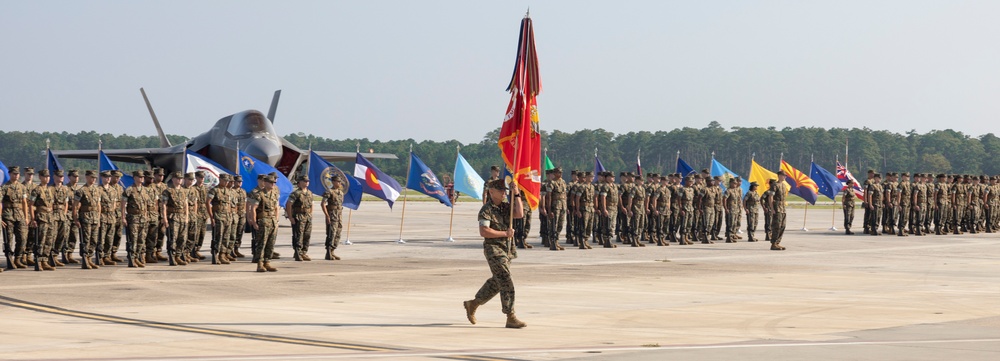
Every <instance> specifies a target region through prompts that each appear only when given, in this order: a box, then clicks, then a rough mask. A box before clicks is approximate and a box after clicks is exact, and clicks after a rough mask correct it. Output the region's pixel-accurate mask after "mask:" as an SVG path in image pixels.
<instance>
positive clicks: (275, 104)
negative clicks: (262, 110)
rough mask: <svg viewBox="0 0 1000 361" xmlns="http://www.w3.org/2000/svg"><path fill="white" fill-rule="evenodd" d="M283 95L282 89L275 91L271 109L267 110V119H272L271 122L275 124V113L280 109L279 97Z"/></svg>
mask: <svg viewBox="0 0 1000 361" xmlns="http://www.w3.org/2000/svg"><path fill="white" fill-rule="evenodd" d="M280 97H281V89H278V90H275V91H274V98H271V109H268V111H267V119H270V120H271V124H274V113H276V112H277V111H278V98H280Z"/></svg>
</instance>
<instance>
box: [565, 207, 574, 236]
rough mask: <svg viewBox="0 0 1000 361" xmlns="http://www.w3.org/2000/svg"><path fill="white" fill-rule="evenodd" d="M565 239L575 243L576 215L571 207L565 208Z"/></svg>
mask: <svg viewBox="0 0 1000 361" xmlns="http://www.w3.org/2000/svg"><path fill="white" fill-rule="evenodd" d="M566 240H567V241H569V243H576V215H575V213H573V210H571V209H566Z"/></svg>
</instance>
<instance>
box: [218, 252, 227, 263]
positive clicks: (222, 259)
mask: <svg viewBox="0 0 1000 361" xmlns="http://www.w3.org/2000/svg"><path fill="white" fill-rule="evenodd" d="M218 257H219V264H230V262H229V257H227V256H226V254H225V253H219V256H218Z"/></svg>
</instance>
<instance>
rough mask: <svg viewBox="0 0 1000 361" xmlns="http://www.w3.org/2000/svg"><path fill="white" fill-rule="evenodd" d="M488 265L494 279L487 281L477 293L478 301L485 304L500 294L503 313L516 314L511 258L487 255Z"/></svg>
mask: <svg viewBox="0 0 1000 361" xmlns="http://www.w3.org/2000/svg"><path fill="white" fill-rule="evenodd" d="M486 263H488V264H489V265H490V272H491V273H493V277H490V279H488V280H486V282H485V283H483V286H482V287H480V288H479V291H478V292H476V301H477V302H478V303H479V304H484V303H486V302H487V301H489V300H490V299H492V298H493V296H496V295H497V294H498V293H499V294H500V305H501V309H502V310H503V313H505V314H511V313H514V281H513V280H511V278H510V258H509V257H507V256H489V255H487V256H486Z"/></svg>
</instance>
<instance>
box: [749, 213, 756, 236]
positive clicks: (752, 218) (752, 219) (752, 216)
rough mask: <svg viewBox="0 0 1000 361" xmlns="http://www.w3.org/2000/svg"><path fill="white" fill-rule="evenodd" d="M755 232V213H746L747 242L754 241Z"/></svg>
mask: <svg viewBox="0 0 1000 361" xmlns="http://www.w3.org/2000/svg"><path fill="white" fill-rule="evenodd" d="M756 231H757V212H747V240H749V241H753V240H755V238H754V236H753V233H754V232H756Z"/></svg>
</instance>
